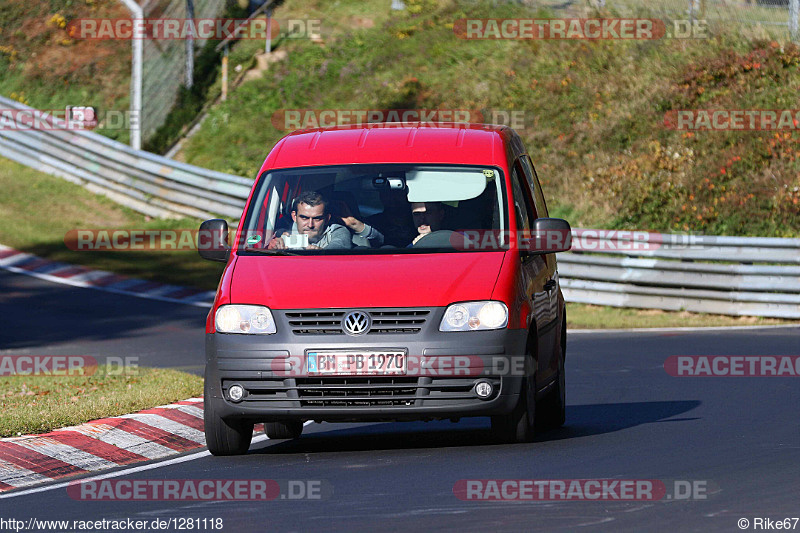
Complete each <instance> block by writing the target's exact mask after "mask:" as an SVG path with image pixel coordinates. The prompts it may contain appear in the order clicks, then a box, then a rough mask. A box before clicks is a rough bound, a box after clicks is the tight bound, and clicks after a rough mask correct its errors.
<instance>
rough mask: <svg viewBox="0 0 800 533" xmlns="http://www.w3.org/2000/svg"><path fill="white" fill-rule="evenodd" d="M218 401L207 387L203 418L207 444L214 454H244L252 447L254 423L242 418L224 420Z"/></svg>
mask: <svg viewBox="0 0 800 533" xmlns="http://www.w3.org/2000/svg"><path fill="white" fill-rule="evenodd" d="M218 401H222V400H215V399H214V398H212V397H211V394H209V392H208V387H207V386H206V387H205V400H204V405H203V420H204V426H205V434H206V446H208V451H210V452H211V454H212V455H243V454H245V453H247V450H248V449H250V441H251V440H252V439H253V425H254V424H253V423H252V422H251V423H248V422H244V421H241V420H224V419H223V418H221V417H220V416H219V415H218V414H217V409H216V405H217V402H218Z"/></svg>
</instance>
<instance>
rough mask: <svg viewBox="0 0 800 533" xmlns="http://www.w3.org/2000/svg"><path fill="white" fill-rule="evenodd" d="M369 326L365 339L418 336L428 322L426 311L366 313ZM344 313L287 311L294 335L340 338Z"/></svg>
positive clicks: (379, 310) (400, 310)
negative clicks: (401, 335)
mask: <svg viewBox="0 0 800 533" xmlns="http://www.w3.org/2000/svg"><path fill="white" fill-rule="evenodd" d="M365 311H366V312H367V313H368V314H369V315H370V317H371V318H372V326H371V327H370V330H369V332H368V333H367V335H386V334H409V333H419V332H420V331H422V328H423V327H424V326H425V322H426V321H427V320H428V316H429V315H430V310H428V309H367V310H365ZM347 312H348V311H329V310H313V311H287V312H286V319H287V320H288V321H289V327H290V328H291V329H292V333H294V334H295V335H344V330H342V318H344V315H345V313H347Z"/></svg>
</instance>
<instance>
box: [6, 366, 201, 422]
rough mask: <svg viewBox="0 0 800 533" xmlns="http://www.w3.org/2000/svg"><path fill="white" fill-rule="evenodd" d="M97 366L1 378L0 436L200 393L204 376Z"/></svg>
mask: <svg viewBox="0 0 800 533" xmlns="http://www.w3.org/2000/svg"><path fill="white" fill-rule="evenodd" d="M120 370H121V369H119V368H118V367H111V366H101V367H99V368H98V370H97V372H96V373H95V374H93V375H91V376H66V375H65V376H58V375H50V376H19V375H17V376H5V377H2V378H0V391H2V392H0V437H12V436H17V435H26V434H32V433H46V432H48V431H51V430H53V429H57V428H61V427H66V426H74V425H77V424H82V423H84V422H88V421H90V420H96V419H98V418H105V417H109V416H119V415H124V414H128V413H132V412H135V411H140V410H142V409H148V408H151V407H154V406H157V405H164V404H167V403H171V402H175V401H178V400H184V399H186V398H191V397H196V396H200V395H202V393H203V378H201V377H199V376H195V375H192V374H186V373H184V372H179V371H177V370H171V369H163V368H142V367H139V368H137V369H136V371H135V372H134V371H133V369H127V370H126V371H125V372H120Z"/></svg>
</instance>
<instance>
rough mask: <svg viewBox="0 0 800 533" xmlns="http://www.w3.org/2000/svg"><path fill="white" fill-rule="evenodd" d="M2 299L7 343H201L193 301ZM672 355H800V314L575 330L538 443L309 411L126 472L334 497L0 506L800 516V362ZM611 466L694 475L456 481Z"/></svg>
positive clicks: (16, 511)
mask: <svg viewBox="0 0 800 533" xmlns="http://www.w3.org/2000/svg"><path fill="white" fill-rule="evenodd" d="M0 306H2V309H3V317H4V323H5V324H4V327H3V328H2V329H1V330H0V346H1V347H2V348H3V349H4V350H5V352H4V353H11V352H12V351H14V350H22V349H24V350H29V351H31V352H30V353H33V351H36V352H37V353H38V352H45V351H47V352H49V351H52V350H66V351H63V352H58V353H67V352H70V353H75V351H76V350H80V351H81V352H80V353H86V354H95V355H101V352H102V353H110V352H113V351H115V350H128V351H129V352H130V353H134V352H135V353H137V354H139V355H142V357H143V362H142V364H145V363H147V364H151V362H153V363H154V364H155V363H156V362H158V363H159V364H161V365H163V366H172V365H173V364H174V365H178V366H192V365H197V364H198V362H197V361H199V360H200V359H198V355H197V350H200V349H202V318H203V315H204V311H203V310H202V309H199V308H191V307H188V306H180V305H173V304H167V303H161V302H154V301H147V300H140V299H137V298H132V297H125V296H118V295H110V294H106V293H101V292H96V291H90V290H85V289H69V288H64V287H59V286H54V285H52V284H49V283H46V282H42V281H39V280H33V279H31V278H24V277H23V276H12V275H8V274H0ZM671 355H800V328H791V329H786V328H784V329H765V330H750V331H711V332H672V333H664V332H651V333H598V334H574V335H570V337H569V341H568V355H567V402H568V407H567V423H566V426H565V427H564V428H561V429H559V430H556V431H551V432H549V433H546V434H542V435H540V436H539V437H538V438H537V440H536V441H535V442H533V443H529V444H518V445H496V444H493V443H492V441H491V438H490V435H489V431H488V419H483V418H479V419H466V420H463V421H461V422H459V423H457V424H452V423H450V422H430V423H396V424H389V423H383V424H348V425H332V424H322V425H318V424H312V425H310V426H308V427H307V428H306V432H305V433H304V435H303V437H302V438H301V439H299V440H297V441H293V442H288V441H262V442H259V443H256V444H254V445H253V446H252V447H251V450H250V453H249V454H248V455H246V456H242V457H235V458H214V457H210V456H202V455H201V456H198V457H197V458H193V459H192V460H189V461H185V462H182V463H180V464H171V465H167V466H162V467H159V468H154V469H150V470H145V471H138V472H134V473H129V474H125V475H124V476H123V477H118V478H115V479H127V480H144V479H147V480H172V479H196V480H201V479H224V480H242V479H245V480H246V479H270V480H311V481H321V482H322V485H321V486H322V487H323V488H324V493H325V497H324V498H322V499H314V500H308V499H306V500H299V501H292V500H288V499H276V500H274V501H269V502H251V501H223V502H187V501H183V502H165V501H136V502H130V501H115V502H108V501H81V500H77V499H73V498H71V497H70V496H69V495H68V494H67V491H66V489H65V488H63V487H62V488H57V489H54V490H47V491H43V492H39V493H35V494H28V495H22V496H17V497H12V498H2V499H0V517H6V518H9V517H13V518H16V519H27V518H29V517H35V518H38V519H52V520H70V521H72V520H100V519H103V518H105V519H127V518H131V519H133V520H153V519H155V518H162V519H167V518H171V517H176V518H206V519H211V518H222V519H223V524H224V529H223V531H311V530H339V531H371V530H377V529H379V530H404V531H405V530H431V529H443V530H460V531H494V530H503V531H520V530H542V531H555V530H558V531H575V530H577V529H579V528H580V529H583V530H592V531H741V530H742V529H740V528H739V527H738V526H737V521H738V520H739V519H741V518H747V519H748V520H749V526H748V528H747V529H746V530H752V529H753V526H754V524H755V522H754V519H755V518H769V519H772V520H776V519H783V518H786V517H800V498H798V495H799V494H800V417H798V407H800V386H798V385H800V381H798V379H800V378H796V377H795V378H792V377H781V378H746V377H738V378H722V377H704V378H686V377H682V378H678V377H671V376H669V375H668V374H667V373H666V372H665V370H664V366H663V365H664V361H665V359H666V358H667V357H669V356H671ZM144 358H146V361H145V360H144ZM193 457H194V456H193ZM609 478H613V479H617V480H625V479H628V480H631V479H636V480H645V479H646V480H660V481H663V482H664V484H665V486H666V488H667V492H668V493H669V494H671V495H673V496H677V493H674V487H675V482H676V481H678V482H679V483H680V484H681V486H682V487H683V486H685V484H683V483H682V482H686V481H688V482H690V483H695V485H696V486H697V487H699V488H700V490H699V492H697V493H696V494H694V496H692V497H690V498H688V499H677V498H675V497H673V498H671V499H668V498H663V499H661V500H658V501H606V500H602V501H546V502H531V501H518V502H491V501H462V500H460V499H458V498H457V497H456V496H455V495H454V492H453V488H454V486H455V485H456V483H457V482H458V481H459V480H464V479H478V480H480V479H536V480H572V479H609ZM795 528H796V530H797V531H800V524H797V525H796V526H795ZM195 529H199V528H195ZM205 530H207V531H208V530H210V529H209V528H208V527H206V528H205Z"/></svg>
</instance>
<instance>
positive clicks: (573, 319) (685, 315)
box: [567, 303, 800, 329]
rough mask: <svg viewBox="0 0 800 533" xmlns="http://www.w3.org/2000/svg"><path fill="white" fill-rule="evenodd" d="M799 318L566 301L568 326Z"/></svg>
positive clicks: (663, 325) (761, 323) (777, 321)
mask: <svg viewBox="0 0 800 533" xmlns="http://www.w3.org/2000/svg"><path fill="white" fill-rule="evenodd" d="M799 323H800V322H797V321H788V320H780V319H776V318H762V317H753V316H741V317H733V316H725V315H707V314H701V313H690V312H688V311H680V312H676V311H661V310H658V309H627V308H619V307H605V306H600V305H585V304H577V303H568V304H567V328H568V329H627V328H673V327H691V328H702V327H715V326H716V327H722V326H770V325H778V324H799Z"/></svg>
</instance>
